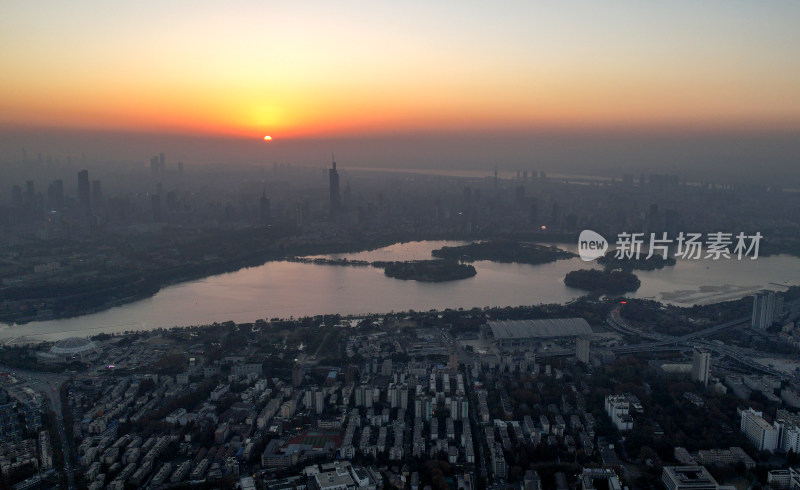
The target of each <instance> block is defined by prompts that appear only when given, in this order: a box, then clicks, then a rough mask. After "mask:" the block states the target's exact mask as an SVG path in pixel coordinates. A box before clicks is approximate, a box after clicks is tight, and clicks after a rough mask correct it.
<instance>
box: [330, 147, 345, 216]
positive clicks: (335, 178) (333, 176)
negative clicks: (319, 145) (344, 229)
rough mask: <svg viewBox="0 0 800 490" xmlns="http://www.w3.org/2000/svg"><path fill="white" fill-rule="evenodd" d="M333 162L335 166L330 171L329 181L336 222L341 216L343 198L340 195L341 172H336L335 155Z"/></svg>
mask: <svg viewBox="0 0 800 490" xmlns="http://www.w3.org/2000/svg"><path fill="white" fill-rule="evenodd" d="M331 161H332V163H333V166H332V167H331V169H330V170H328V181H329V187H330V192H331V220H335V219H336V218H337V217H338V216H339V211H340V209H341V206H342V197H341V195H340V194H339V172H338V171H337V170H336V160H335V159H334V158H333V154H331Z"/></svg>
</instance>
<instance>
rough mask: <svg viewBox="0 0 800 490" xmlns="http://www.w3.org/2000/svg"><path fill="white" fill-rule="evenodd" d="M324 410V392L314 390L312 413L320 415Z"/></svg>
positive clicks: (317, 389)
mask: <svg viewBox="0 0 800 490" xmlns="http://www.w3.org/2000/svg"><path fill="white" fill-rule="evenodd" d="M324 410H325V392H324V391H322V390H321V389H319V388H314V411H315V412H317V414H321V413H322V412H323V411H324Z"/></svg>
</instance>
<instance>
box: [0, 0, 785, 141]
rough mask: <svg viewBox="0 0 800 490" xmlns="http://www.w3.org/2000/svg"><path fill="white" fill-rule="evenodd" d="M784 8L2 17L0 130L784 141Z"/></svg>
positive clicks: (123, 8)
mask: <svg viewBox="0 0 800 490" xmlns="http://www.w3.org/2000/svg"><path fill="white" fill-rule="evenodd" d="M798 25H800V2H796V1H777V0H776V1H764V2H752V1H741V0H726V1H723V0H707V1H704V2H697V1H684V0H676V1H670V2H640V1H620V0H604V1H596V0H586V1H577V0H566V1H558V2H556V1H552V2H551V1H531V0H528V1H522V2H518V1H506V2H493V3H490V2H477V1H471V0H465V1H463V2H443V1H417V0H407V1H404V2H375V1H362V0H344V1H316V0H308V1H298V2H286V1H283V2H272V1H263V0H262V1H248V0H230V1H227V2H217V1H198V0H193V1H184V0H163V1H159V2H155V1H142V2H108V1H100V0H70V1H62V0H52V1H48V2H36V1H34V2H31V1H20V0H3V1H2V2H0V66H2V67H3V76H2V77H0V130H3V129H4V130H6V131H16V132H19V131H23V132H27V133H26V134H28V135H29V136H30V135H31V134H33V135H36V134H45V131H52V130H70V131H74V130H82V131H106V132H108V131H114V132H120V131H121V132H138V133H148V134H160V133H170V134H181V135H207V136H214V137H228V138H243V139H251V140H252V139H261V138H263V136H264V135H271V136H272V137H273V138H274V141H273V143H274V144H278V143H279V142H281V141H291V140H298V141H299V140H302V139H331V138H333V139H335V138H365V137H367V138H369V137H376V138H387V137H390V136H392V135H403V134H406V135H407V134H414V135H423V136H425V135H427V136H428V137H430V135H437V134H445V135H452V134H460V135H469V136H464V137H466V138H467V139H469V138H481V137H489V136H493V135H500V136H502V137H508V136H510V135H524V134H526V133H531V134H533V133H536V134H538V135H541V134H548V133H552V132H554V131H555V132H562V133H563V132H566V133H569V132H571V131H572V132H578V133H584V134H585V133H587V132H588V133H592V134H594V133H597V132H601V133H602V132H611V133H614V134H616V135H619V134H640V133H642V132H645V133H661V134H667V133H669V134H696V133H715V134H716V133H726V134H749V135H753V134H764V133H769V134H778V133H780V134H784V135H785V134H791V135H796V134H798V130H800V90H798V87H800V56H798V55H797V47H798V46H800V29H799V28H798Z"/></svg>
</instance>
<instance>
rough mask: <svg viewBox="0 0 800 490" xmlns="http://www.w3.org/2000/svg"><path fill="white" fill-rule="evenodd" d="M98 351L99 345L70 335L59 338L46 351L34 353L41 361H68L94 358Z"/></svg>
mask: <svg viewBox="0 0 800 490" xmlns="http://www.w3.org/2000/svg"><path fill="white" fill-rule="evenodd" d="M99 353H100V347H99V346H98V345H97V344H96V343H94V342H93V341H91V340H89V339H83V338H80V337H70V338H68V339H63V340H59V341H58V342H56V343H55V344H53V346H52V347H50V350H48V351H47V352H39V353H37V354H36V357H37V360H38V361H39V362H43V363H69V362H72V361H86V360H91V359H94V358H95V357H96V356H97V354H99Z"/></svg>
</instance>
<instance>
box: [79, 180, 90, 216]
mask: <svg viewBox="0 0 800 490" xmlns="http://www.w3.org/2000/svg"><path fill="white" fill-rule="evenodd" d="M89 189H90V188H89V171H88V170H81V171H80V172H78V202H79V203H80V205H81V207H82V208H83V210H84V211H86V212H87V213H88V212H89V211H91V201H90V190H89Z"/></svg>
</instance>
